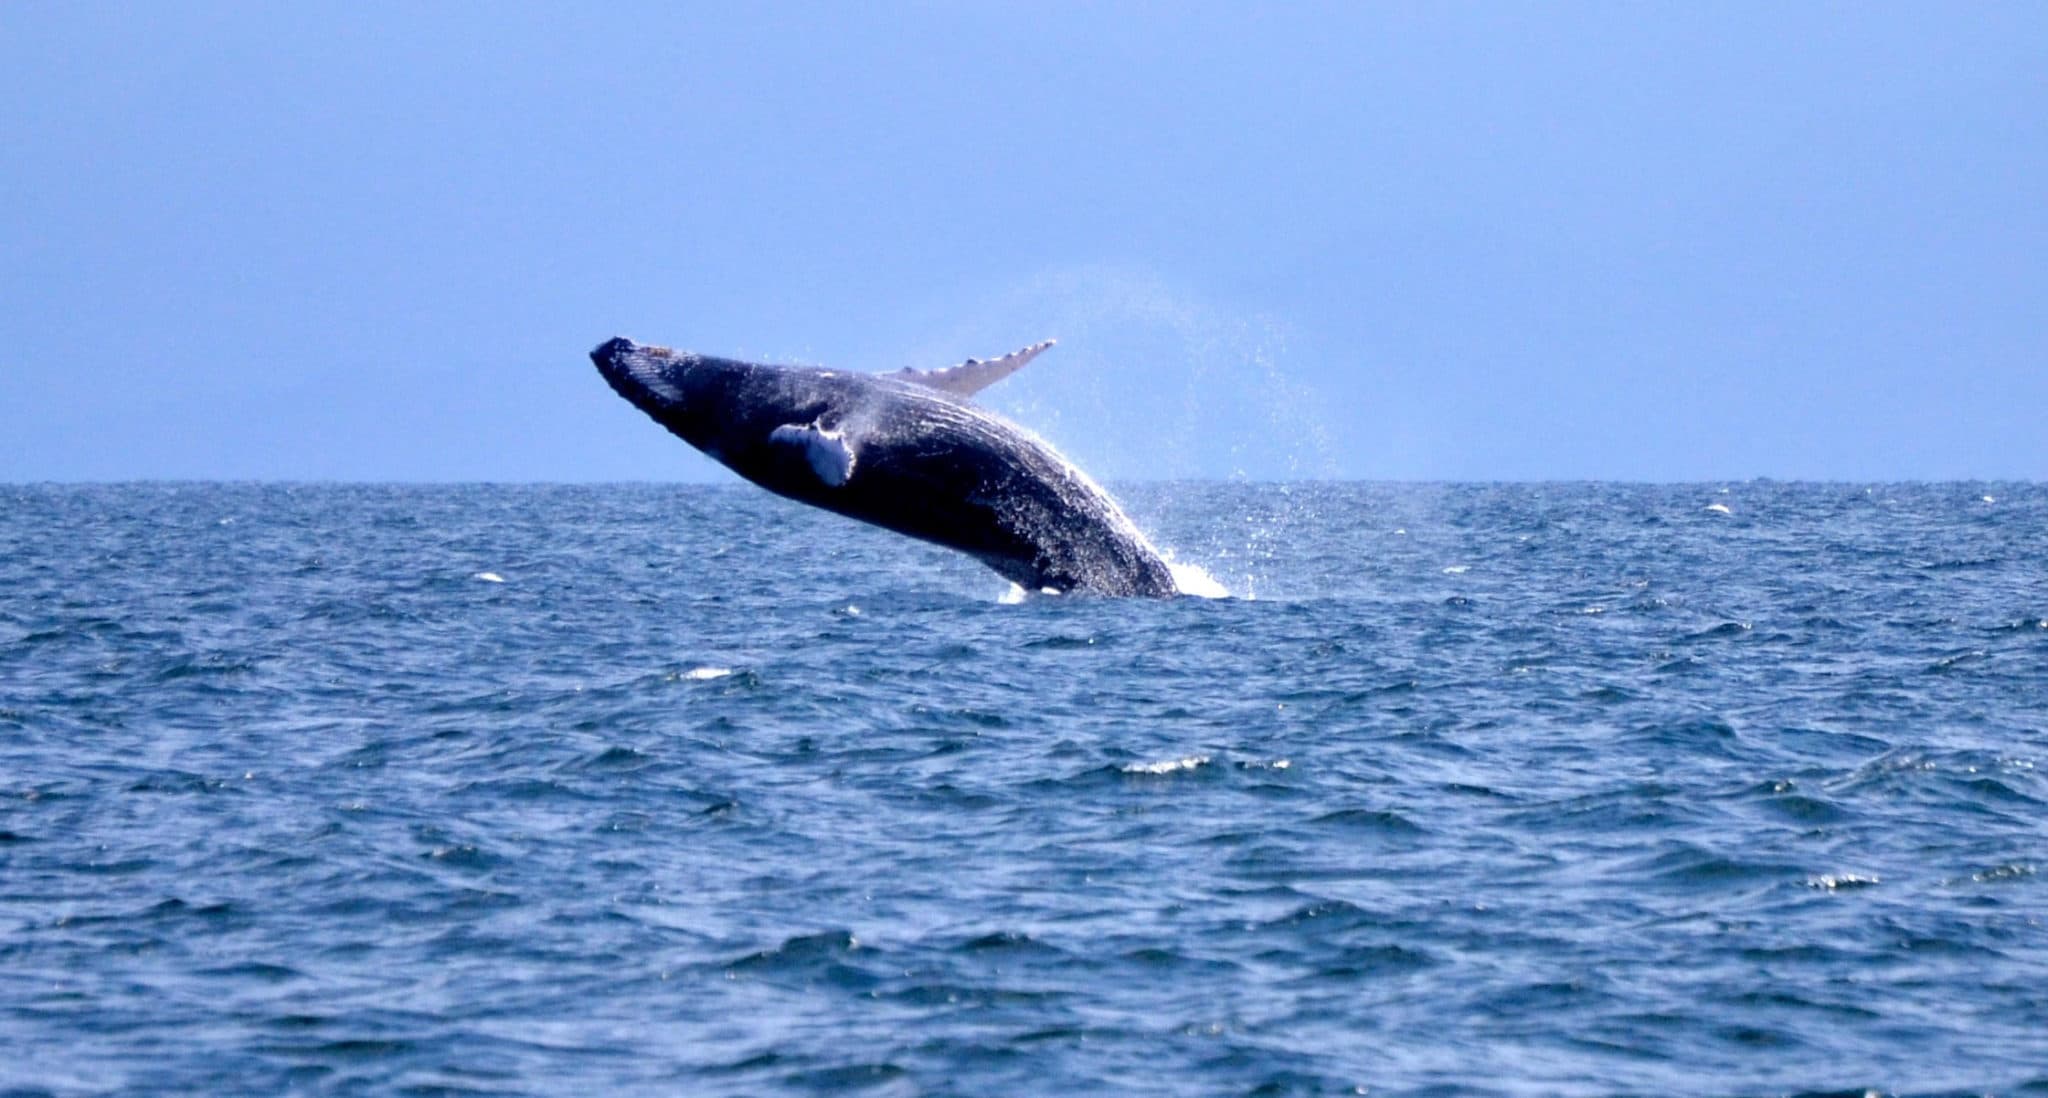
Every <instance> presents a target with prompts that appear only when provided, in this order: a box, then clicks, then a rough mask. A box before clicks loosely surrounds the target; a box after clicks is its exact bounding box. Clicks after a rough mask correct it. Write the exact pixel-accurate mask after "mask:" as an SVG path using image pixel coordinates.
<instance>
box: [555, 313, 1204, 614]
mask: <svg viewBox="0 0 2048 1098" xmlns="http://www.w3.org/2000/svg"><path fill="white" fill-rule="evenodd" d="M1050 346H1052V341H1051V340H1046V341H1045V342H1043V343H1037V344H1033V345H1032V346H1029V347H1026V348H1024V349H1022V350H1020V351H1016V352H1014V353H1011V354H1007V355H1004V356H1002V357H1001V358H995V359H988V360H986V361H984V360H981V359H972V358H970V359H968V360H967V361H966V362H963V363H961V364H960V365H958V366H950V367H946V368H944V369H936V370H915V369H903V370H898V371H896V372H894V373H888V374H861V373H846V372H842V371H837V370H824V369H813V368H805V367H797V366H771V365H765V364H761V363H753V362H740V361H737V360H734V359H726V358H714V357H712V356H710V355H700V354H694V353H691V352H688V351H673V350H670V349H668V348H666V347H654V346H647V345H643V344H639V343H635V342H633V341H632V340H630V339H623V338H621V339H612V340H608V341H606V342H605V343H603V344H601V345H599V346H598V348H597V349H596V350H594V351H592V352H590V359H591V361H592V362H594V363H596V364H597V369H598V372H599V373H601V374H603V375H604V379H605V381H607V382H609V383H610V384H611V387H612V389H613V390H614V391H616V392H617V393H618V394H619V395H620V396H622V397H625V398H626V399H627V400H628V401H630V402H632V404H633V406H634V407H636V408H639V409H640V410H641V411H643V412H645V413H647V415H648V416H649V417H651V418H652V419H653V420H654V421H655V422H656V423H659V424H661V425H662V426H663V427H666V428H668V430H669V431H670V432H671V433H673V434H674V435H676V436H677V437H679V438H681V439H682V440H683V441H685V442H688V443H689V444H690V445H692V446H695V447H696V448H697V449H699V450H702V451H703V452H704V453H706V454H708V455H710V456H711V457H712V458H714V459H716V460H717V461H719V462H720V463H722V464H724V465H725V466H726V467H727V468H729V469H731V470H732V471H733V472H735V473H738V474H739V475H740V476H742V477H745V478H746V479H748V480H750V481H753V482H754V483H755V484H758V485H760V486H761V487H763V488H766V489H768V490H769V491H771V492H774V493H776V494H777V495H781V496H786V497H788V498H790V499H793V500H797V501H799V502H802V503H808V504H811V505H812V506H814V507H822V508H824V509H825V510H827V511H833V512H836V513H838V514H841V515H845V516H847V517H849V518H854V519H859V520H860V521H862V522H868V523H873V524H874V525H876V526H880V527H883V528H884V529H888V530H893V531H895V532H897V533H899V534H905V535H908V536H910V537H913V538H919V539H922V540H924V541H928V542H932V543H935V544H938V545H943V546H946V547H947V548H949V549H957V550H959V551H960V552H963V553H966V554H967V555H969V556H971V557H974V558H975V559H977V560H979V561H981V562H982V563H983V564H986V565H988V566H989V567H990V568H992V569H994V570H995V571H996V573H997V574H999V575H1001V576H1003V577H1004V578H1005V579H1008V580H1010V581H1011V582H1013V583H1016V584H1018V585H1019V586H1021V587H1023V588H1024V589H1026V590H1028V591H1040V590H1047V591H1058V592H1066V591H1087V592H1093V593H1097V594H1103V595H1143V596H1150V597H1155V598H1159V597H1165V596H1169V595H1173V594H1175V593H1177V592H1176V588H1175V586H1174V580H1173V573H1172V571H1171V569H1169V568H1168V567H1167V565H1166V562H1165V560H1164V559H1162V558H1161V557H1160V555H1159V552H1158V550H1156V549H1154V548H1153V547H1152V544H1151V543H1150V542H1148V541H1147V540H1146V539H1145V535H1143V534H1142V533H1140V532H1139V531H1138V528H1137V526H1136V525H1135V524H1133V523H1132V522H1131V520H1130V518H1129V517H1128V516H1126V515H1125V514H1124V512H1123V509H1122V508H1120V507H1118V506H1117V504H1116V501H1115V500H1113V499H1111V498H1110V497H1109V494H1108V493H1107V492H1104V491H1103V490H1102V488H1101V487H1100V486H1098V485H1097V484H1096V483H1095V482H1094V481H1093V480H1091V479H1089V477H1088V475H1087V474H1086V473H1083V472H1082V471H1081V470H1080V469H1077V468H1075V467H1074V465H1073V464H1072V463H1071V462H1069V461H1067V459H1066V458H1064V457H1062V456H1061V455H1060V454H1059V452H1058V451H1056V450H1054V449H1053V448H1052V447H1051V446H1049V445H1047V444H1046V443H1045V442H1043V441H1041V440H1039V439H1038V438H1036V437H1034V436H1033V435H1032V434H1030V433H1029V432H1028V431H1025V430H1024V429H1022V428H1020V427H1018V426H1016V425H1015V424H1012V423H1010V422H1008V421H1007V420H1005V419H1003V418H1001V417H1000V416H997V415H995V414H994V413H992V412H989V411H988V410H986V409H984V408H981V407H979V406H978V405H976V404H974V403H973V401H972V399H971V398H972V397H973V396H974V394H976V393H978V392H980V391H981V390H983V389H985V388H987V387H988V386H990V385H993V384H995V383H996V382H997V381H1000V380H1002V379H1003V378H1005V377H1008V376H1009V375H1011V374H1013V373H1015V372H1016V371H1017V370H1018V369H1020V368H1022V367H1023V366H1024V364H1025V363H1027V362H1030V361H1031V360H1032V359H1034V358H1036V357H1038V355H1040V354H1041V353H1043V352H1044V351H1045V349H1046V348H1048V347H1050Z"/></svg>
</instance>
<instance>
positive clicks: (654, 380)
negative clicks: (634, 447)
mask: <svg viewBox="0 0 2048 1098" xmlns="http://www.w3.org/2000/svg"><path fill="white" fill-rule="evenodd" d="M590 361H592V362H594V363H596V364H597V372H598V373H601V374H603V375H604V379H605V381H607V382H609V383H610V384H611V387H612V389H613V390H615V391H616V392H617V393H618V394H619V395H620V396H622V397H625V398H626V399H627V400H629V401H631V402H632V403H633V406H634V407H636V408H638V409H640V410H641V411H643V412H646V413H647V414H648V415H650V416H653V417H655V418H656V419H661V418H663V417H664V416H672V415H676V414H679V413H681V412H682V411H683V410H684V409H685V408H686V407H687V406H688V405H689V403H690V389H691V388H692V386H691V381H692V379H691V377H690V373H691V368H692V367H694V366H695V365H697V356H696V355H693V354H689V353H687V352H678V351H671V350H669V349H668V348H667V347H651V346H647V345H644V344H639V343H635V342H633V341H632V340H630V339H624V338H620V339H608V340H605V341H604V342H603V343H601V344H599V345H598V347H597V349H596V350H594V351H591V352H590Z"/></svg>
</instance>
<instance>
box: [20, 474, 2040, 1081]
mask: <svg viewBox="0 0 2048 1098" xmlns="http://www.w3.org/2000/svg"><path fill="white" fill-rule="evenodd" d="M1126 495H1127V497H1128V500H1129V502H1130V503H1131V504H1132V510H1133V512H1134V513H1135V514H1137V515H1138V516H1139V517H1140V518H1141V521H1142V522H1143V523H1144V524H1145V525H1147V526H1148V527H1149V528H1150V529H1152V530H1154V531H1155V532H1156V533H1157V534H1158V538H1159V540H1160V541H1161V542H1162V544H1165V545H1169V546H1172V547H1173V548H1174V549H1175V551H1176V552H1177V553H1178V555H1179V556H1180V557H1181V558H1182V559H1183V560H1189V561H1194V562H1197V563H1200V564H1202V565H1204V566H1205V567H1207V568H1208V569H1209V571H1210V572H1212V573H1213V574H1214V575H1215V576H1216V577H1217V578H1218V579H1220V580H1222V581H1223V583H1224V584H1225V585H1226V586H1228V587H1229V588H1230V589H1231V590H1232V591H1234V592H1236V593H1237V594H1238V595H1239V596H1245V595H1250V596H1254V597H1250V598H1245V597H1239V598H1233V599H1226V600H1203V599H1180V600H1174V601H1170V602H1151V601H1142V600H1133V601H1114V600H1101V599H1088V598H1066V599H1058V598H1034V599H1030V600H1026V601H1025V602H1023V603H1022V604H1018V605H1006V604H1004V603H1003V602H1002V601H1001V598H1000V596H1001V595H1002V594H1003V593H1004V589H1005V586H1006V585H1005V584H1004V583H1003V582H1002V581H1001V580H999V579H997V578H996V577H994V576H993V574H991V573H988V572H986V571H985V570H983V569H981V568H980V567H979V566H977V565H974V564H972V563H971V562H968V561H966V560H965V559H964V558H956V557H953V556H951V555H948V554H946V553H943V552H941V551H938V550H934V549H929V548H926V547H923V546H920V545H917V544H914V543H910V542H907V541H904V540H902V539H899V538H895V537H893V536H890V535H887V534H883V533H880V532H876V531H872V530H869V529H867V528H864V527H860V526H857V525H855V524H852V523H848V522H846V521H844V520H840V519H837V518H834V517H832V516H829V515H825V514H822V513H817V512H812V511H808V510H804V509H801V508H798V507H796V506H794V505H790V504H785V503H782V502H781V501H778V500H775V499H772V498H770V497H767V496H765V495H764V494H761V493H758V492H755V491H752V490H751V489H745V488H741V487H721V488H700V487H652V486H644V487H602V488H574V487H422V488H404V487H353V486H327V487H284V486H232V485H184V486H177V485H150V486H113V487H20V486H12V487H5V486H0V504H4V507H0V1090H8V1089H10V1088H12V1090H13V1091H15V1092H19V1093H45V1092H48V1093H57V1094H72V1093H88V1092H100V1091H107V1090H129V1091H148V1092H183V1093H207V1092H256V1093H261V1092H274V1091H279V1090H288V1089H290V1090H301V1091H310V1092H327V1093H399V1092H408V1093H536V1094H563V1093H577V1092H583V1093H647V1094H673V1093H691V1094H719V1093H732V1094H760V1093H780V1092H832V1093H839V1092H852V1091H860V1092H863V1093H873V1094H961V1095H986V1094H1085V1093H1097V1092H1109V1091H1113V1092H1118V1093H1127V1094H1162V1095H1165V1094H1175V1095H1177V1094H1195V1093H1263V1094H1294V1093H1303V1094H1313V1093H1349V1092H1353V1090H1354V1088H1365V1089H1367V1090H1369V1092H1371V1093H1375V1094H1411V1093H1430V1094H1494V1093H1498V1094H1578V1093H1588V1094H1590V1093H1611V1092H1631V1093H1644V1092H1685V1093H1792V1092H1807V1091H1848V1092H1850V1093H1859V1092H1861V1091H1862V1090H1863V1089H1865V1088H1873V1089H1877V1090H1892V1091H1899V1092H1909V1093H1932V1092H1954V1093H1982V1092H1995V1093H2019V1094H2048V927H2044V917H2048V888H2044V885H2043V881H2042V878H2041V875H2040V869H2041V865H2042V863H2043V861H2044V859H2048V825H2044V823H2043V820H2042V814H2043V810H2044V802H2048V781H2044V778H2043V776H2042V771H2041V769H2040V768H2041V767H2042V765H2043V764H2044V761H2048V566H2044V564H2043V551H2044V548H2048V542H2044V537H2043V532H2044V530H2048V488H2044V487H2043V486H2040V485H2028V484H1994V485H1983V484H1943V485H1879V486H1860V485H1859V486H1848V485H1808V484H1768V483H1743V484H1734V485H1730V486H1728V487H1727V488H1726V489H1723V488H1721V487H1720V486H1712V485H1709V486H1679V487H1646V486H1616V485H1598V484H1586V485H1508V486H1388V485H1295V486H1291V487H1287V488H1281V487H1275V486H1266V485H1221V484H1196V485H1161V486H1142V487H1137V488H1132V489H1128V490H1127V492H1126ZM1987 497H1988V498H1987ZM1713 505H1718V506H1719V508H1721V509H1710V507H1711V506H1713Z"/></svg>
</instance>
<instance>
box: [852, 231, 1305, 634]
mask: <svg viewBox="0 0 2048 1098" xmlns="http://www.w3.org/2000/svg"><path fill="white" fill-rule="evenodd" d="M959 315H960V316H961V318H962V319H961V320H960V321H959V322H957V323H955V324H953V325H951V326H943V325H942V326H939V327H938V328H936V329H935V330H936V331H937V332H938V333H939V338H936V339H934V340H932V341H931V343H930V347H929V349H928V350H925V351H920V352H918V354H917V358H918V361H919V363H920V364H922V365H929V364H930V363H932V362H942V361H947V360H949V359H951V358H957V357H958V356H959V355H960V354H961V353H963V351H964V350H965V349H968V348H975V347H984V346H985V347H997V346H1007V345H1010V344H1012V343H1015V342H1016V341H1019V340H1025V339H1035V338H1041V337H1045V336H1057V337H1058V338H1059V340H1060V345H1059V347H1058V348H1056V349H1055V350H1054V351H1053V352H1052V353H1051V354H1049V355H1048V356H1047V357H1046V359H1045V360H1043V361H1041V362H1039V363H1037V364H1034V365H1033V366H1032V367H1031V368H1030V369H1027V370H1024V371H1022V372H1021V373H1019V374H1018V375H1017V376H1016V377H1014V378H1011V379H1009V380H1007V381H1005V382H1004V383H1003V385H1001V386H999V387H998V388H996V389H992V390H990V391H989V392H988V393H986V394H984V396H983V399H984V400H985V402H986V403H987V404H988V405H989V406H990V407H991V408H993V409H995V410H996V411H997V412H999V413H1001V414H1002V415H1004V416H1005V417H1007V418H1009V419H1011V420H1013V421H1014V422H1017V423H1019V424H1021V425H1024V426H1026V427H1027V428H1028V429H1029V430H1030V431H1032V432H1033V433H1035V434H1037V435H1039V436H1040V437H1041V438H1044V439H1045V440H1046V441H1047V442H1049V443H1050V444H1052V445H1053V446H1054V448H1055V449H1057V450H1058V451H1060V452H1061V453H1062V454H1064V455H1066V456H1067V457H1069V458H1070V459H1072V461H1073V462H1074V464H1075V465H1077V466H1078V467H1079V468H1081V469H1085V470H1088V471H1089V472H1090V473H1093V474H1094V475H1095V476H1096V477H1097V478H1098V479H1101V480H1106V481H1112V482H1115V481H1125V482H1130V481H1146V482H1157V481H1161V480H1183V481H1186V480H1208V481H1215V480H1230V481H1240V482H1246V483H1248V484H1249V483H1251V482H1255V481H1273V480H1278V481H1283V482H1287V481H1300V480H1314V479H1329V478H1334V477H1336V476H1337V475H1338V472H1339V468H1340V464H1339V455H1338V453H1337V450H1338V446H1337V444H1336V441H1335V440H1336V438H1337V432H1335V431H1334V430H1333V429H1332V426H1331V423H1330V421H1329V418H1328V408H1329V403H1328V401H1327V400H1325V399H1324V398H1323V396H1322V395H1321V394H1320V393H1319V392H1318V391H1316V389H1315V388H1314V387H1313V386H1311V385H1310V384H1309V383H1308V382H1306V381H1305V380H1303V379H1302V378H1301V377H1300V374H1299V371H1297V370H1295V369H1293V368H1292V367H1291V365H1290V362H1289V359H1288V335H1287V331H1286V327H1285V325H1284V324H1283V323H1281V322H1280V321H1279V320H1278V319H1276V318H1274V317H1272V316H1269V315H1264V314H1244V313H1241V312H1232V311H1230V310H1228V309H1224V308H1220V307H1216V306H1213V305H1210V304H1207V303H1204V302H1201V301H1199V300H1197V299H1195V298H1194V297H1193V296H1192V295H1189V294H1186V293H1183V292H1180V291H1177V290H1175V289H1173V288H1172V287H1169V286H1168V285H1167V284H1166V283H1165V282H1164V281H1163V280H1161V279H1159V278H1157V277H1154V276H1151V275H1148V274H1145V273H1142V272H1132V271H1127V270H1118V269H1113V268H1106V267H1077V268H1064V269H1057V270H1052V271H1046V272H1041V273H1039V274H1037V275H1034V276H1031V277H1028V278H1026V279H1024V280H1023V281H1021V282H1019V283H1017V284H1014V285H1012V286H1010V287H1007V288H1004V289H1001V290H998V291H996V292H995V293H993V294H991V295H990V296H989V297H987V298H986V299H984V300H981V301H979V302H970V303H968V304H966V305H965V306H964V307H960V313H959ZM969 353H971V352H969ZM878 365H885V364H878ZM1119 487H1120V489H1121V488H1123V487H1134V488H1138V490H1137V491H1135V492H1129V491H1124V490H1119V491H1117V492H1116V493H1115V494H1116V495H1117V496H1118V498H1119V499H1121V500H1123V501H1124V502H1125V504H1126V509H1127V510H1128V511H1129V512H1130V514H1131V517H1132V518H1133V519H1134V520H1136V521H1137V523H1138V525H1139V527H1140V528H1141V529H1143V530H1145V531H1146V532H1147V534H1148V535H1150V536H1151V538H1152V540H1153V541H1154V543H1155V544H1157V545H1159V546H1160V547H1161V548H1162V549H1168V550H1169V552H1168V553H1167V555H1168V556H1169V557H1172V556H1174V555H1175V552H1176V551H1177V554H1178V556H1179V557H1180V558H1182V559H1180V560H1178V561H1174V562H1172V563H1173V567H1174V568H1175V580H1176V583H1177V585H1178V586H1179V588H1180V590H1181V591H1182V592H1183V593H1185V594H1199V595H1202V596H1204V597H1212V598H1213V597H1223V596H1227V595H1228V594H1230V593H1232V592H1235V593H1238V594H1240V595H1244V596H1248V597H1249V596H1251V595H1252V594H1253V593H1254V592H1255V591H1257V590H1258V589H1259V587H1260V584H1261V579H1262V576H1261V574H1260V569H1261V562H1262V561H1264V560H1266V559H1267V558H1269V557H1270V556H1271V555H1272V554H1273V553H1274V552H1275V551H1276V543H1278V542H1279V541H1281V540H1282V539H1285V538H1286V537H1287V536H1288V535H1289V532H1290V531H1291V530H1293V529H1294V528H1296V527H1297V526H1298V525H1299V523H1300V522H1301V521H1306V520H1307V519H1306V517H1305V516H1297V515H1294V514H1292V513H1291V512H1290V513H1282V514H1276V513H1274V510H1273V507H1272V506H1271V504H1270V502H1269V501H1270V498H1271V497H1270V494H1269V493H1249V492H1248V493H1247V497H1246V498H1247V510H1246V512H1245V513H1244V515H1243V516H1242V517H1243V518H1244V520H1245V521H1243V522H1232V523H1228V524H1225V525H1224V526H1221V527H1217V528H1215V529H1196V530H1187V529H1180V528H1177V525H1178V524H1177V523H1176V522H1175V521H1174V520H1175V518H1176V516H1177V512H1176V509H1175V505H1174V503H1175V499H1176V498H1178V497H1179V494H1178V493H1174V492H1172V491H1170V490H1169V491H1160V490H1152V489H1155V488H1158V487H1159V486H1158V485H1157V484H1156V483H1155V484H1148V485H1145V486H1143V487H1142V488H1139V487H1138V486H1135V485H1128V484H1126V485H1121V486H1119ZM1261 497H1263V498H1261ZM1282 498H1283V502H1284V503H1286V504H1287V505H1288V506H1292V505H1293V503H1294V501H1298V500H1301V499H1303V498H1305V497H1294V499H1293V500H1289V499H1288V498H1287V497H1285V496H1283V497H1282ZM1219 577H1220V579H1219Z"/></svg>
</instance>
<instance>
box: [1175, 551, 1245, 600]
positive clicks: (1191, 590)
mask: <svg viewBox="0 0 2048 1098" xmlns="http://www.w3.org/2000/svg"><path fill="white" fill-rule="evenodd" d="M1166 567H1167V568H1169V569H1171V570H1172V571H1173V587H1174V590H1176V591H1179V592H1180V593H1181V594H1183V595H1193V596H1195V597H1196V598H1199V599H1227V598H1229V597H1230V589H1229V588H1227V587H1225V586H1223V585H1222V584H1221V583H1218V582H1217V581H1216V577H1215V576H1212V575H1210V574H1209V570H1208V569H1206V568H1204V567H1202V566H1201V565H1199V564H1183V563H1181V562H1180V561H1177V560H1169V561H1167V562H1166Z"/></svg>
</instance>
